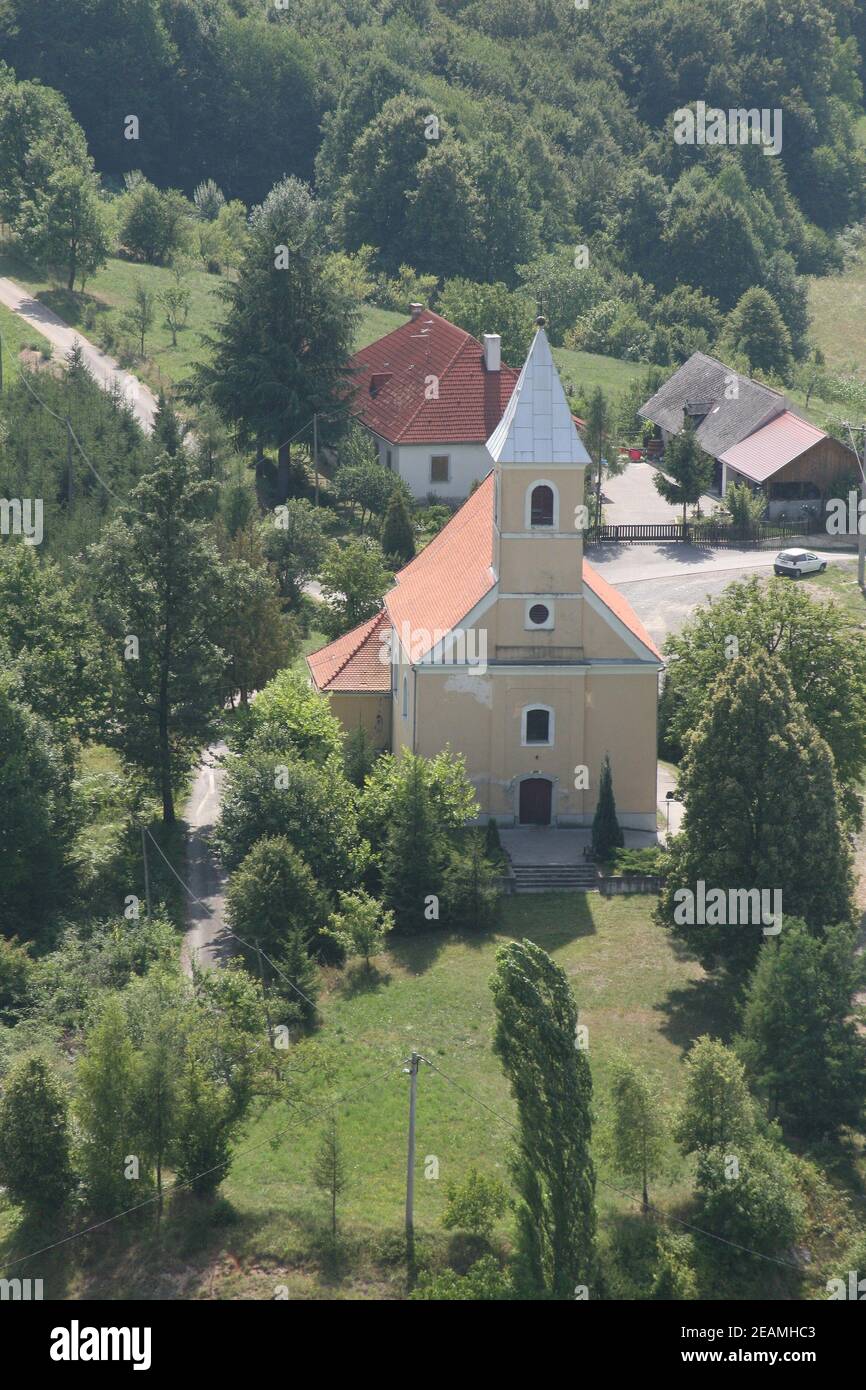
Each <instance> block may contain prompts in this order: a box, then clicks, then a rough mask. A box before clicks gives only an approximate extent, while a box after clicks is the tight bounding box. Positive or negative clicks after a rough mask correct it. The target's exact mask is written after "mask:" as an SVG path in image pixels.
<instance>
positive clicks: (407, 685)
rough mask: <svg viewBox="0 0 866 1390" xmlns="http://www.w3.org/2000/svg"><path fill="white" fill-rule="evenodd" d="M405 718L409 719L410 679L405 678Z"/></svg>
mask: <svg viewBox="0 0 866 1390" xmlns="http://www.w3.org/2000/svg"><path fill="white" fill-rule="evenodd" d="M403 718H404V719H408V718H409V677H408V676H404V677H403Z"/></svg>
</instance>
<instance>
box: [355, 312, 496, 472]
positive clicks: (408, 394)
mask: <svg viewBox="0 0 866 1390" xmlns="http://www.w3.org/2000/svg"><path fill="white" fill-rule="evenodd" d="M350 365H351V366H352V367H353V368H354V377H353V382H354V385H355V388H356V394H355V398H354V403H353V409H354V410H355V411H356V412H357V413H358V415H359V416H360V419H361V420H362V422H363V423H364V424H365V425H366V426H367V428H368V429H370V430H372V431H373V432H374V433H375V434H378V435H380V436H381V438H382V439H387V440H388V441H389V443H391V444H483V443H484V442H485V441H486V440H487V439H489V437H490V435H491V434H492V433H493V431H494V429H495V428H496V426H497V425H498V424H499V421H500V420H501V418H502V413H503V411H504V410H505V407H506V406H507V404H508V402H509V399H510V397H511V393H512V391H513V390H514V386H515V383H516V381H517V378H518V376H519V372H517V371H516V370H515V368H513V367H506V366H505V365H503V366H502V367H501V368H500V370H499V371H498V372H488V371H487V369H486V367H485V366H484V349H483V348H482V346H481V344H480V343H479V341H478V339H477V338H473V337H472V334H471V333H466V332H465V331H464V329H462V328H458V327H457V326H456V324H453V323H449V322H448V320H447V319H443V318H442V317H441V316H440V315H439V314H434V312H433V310H432V309H425V310H424V311H423V312H422V313H421V314H420V315H419V316H418V318H417V319H410V320H409V322H408V323H404V324H402V325H401V326H400V327H399V328H395V329H394V331H393V333H388V334H386V336H385V337H384V338H379V339H378V341H377V342H375V343H370V344H369V345H368V346H367V347H365V348H361V350H360V352H356V353H355V355H354V357H352V358H351V363H350ZM431 376H432V377H436V378H437V380H438V383H439V387H438V391H439V394H438V399H436V400H427V398H426V393H427V388H428V384H429V383H428V378H429V377H431Z"/></svg>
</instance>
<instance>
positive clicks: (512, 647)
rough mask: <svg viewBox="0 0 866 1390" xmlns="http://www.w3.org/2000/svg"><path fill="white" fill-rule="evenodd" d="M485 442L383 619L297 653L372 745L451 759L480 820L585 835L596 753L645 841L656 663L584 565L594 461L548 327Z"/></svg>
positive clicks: (614, 598) (652, 819)
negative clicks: (483, 460)
mask: <svg viewBox="0 0 866 1390" xmlns="http://www.w3.org/2000/svg"><path fill="white" fill-rule="evenodd" d="M486 447H487V451H488V454H489V458H490V471H489V473H488V474H487V476H486V478H485V479H484V481H483V482H482V483H481V484H480V486H478V487H477V489H476V490H475V492H473V493H472V495H471V496H470V497H469V498H468V500H467V501H466V502H465V503H464V504H463V506H462V507H461V508H460V509H459V511H457V512H456V514H455V515H454V517H453V518H452V519H451V521H450V522H449V523H448V524H447V525H446V526H445V527H444V528H443V530H442V531H441V532H440V533H439V534H438V535H437V536H436V537H435V538H434V540H433V541H431V543H430V544H429V545H428V546H427V547H426V548H425V550H423V551H422V552H421V554H420V555H418V556H417V557H416V558H415V559H414V560H413V561H412V562H411V563H410V564H409V565H407V566H406V567H405V568H404V569H403V570H401V571H400V572H399V573H398V574H397V576H396V578H395V583H394V586H393V588H392V589H391V590H389V592H388V593H387V594H386V596H385V601H384V607H383V609H382V612H381V613H380V614H378V615H377V616H376V617H375V618H372V619H370V620H369V621H368V622H367V623H364V624H362V625H361V626H360V627H359V628H356V629H355V630H354V631H353V632H350V633H347V634H346V635H345V636H343V637H341V638H338V639H337V641H336V642H332V643H330V644H329V645H328V646H327V647H325V648H323V649H322V650H321V651H319V652H316V653H313V654H312V655H311V656H310V657H309V658H308V665H309V669H310V674H311V678H312V680H313V683H314V685H315V686H316V688H317V689H319V690H320V691H322V692H323V693H325V694H327V695H328V697H329V699H330V701H331V705H332V708H333V710H334V713H335V714H336V715H337V716H338V717H339V718H340V720H341V721H342V722H343V724H344V725H345V727H346V728H347V729H352V728H355V727H357V725H358V724H363V725H364V727H365V728H366V729H367V732H368V733H369V734H370V736H371V738H372V739H373V741H374V743H375V744H376V746H377V747H380V748H388V749H390V750H391V751H393V752H394V753H399V752H400V751H401V750H402V749H407V748H408V749H411V750H412V751H413V752H415V753H419V754H422V755H424V756H425V757H432V756H434V755H435V754H436V753H437V752H439V751H440V750H441V749H443V748H445V747H448V748H450V749H451V750H452V751H453V752H455V753H460V754H462V755H463V757H464V758H465V761H466V768H467V772H468V774H469V777H470V778H471V780H472V782H473V784H474V786H475V789H476V794H477V798H478V803H479V806H480V816H479V819H480V820H482V821H486V820H488V819H490V818H495V819H496V821H497V823H498V824H500V825H502V826H511V825H519V824H523V825H551V826H586V825H589V824H591V822H592V818H593V814H594V811H595V806H596V801H597V797H598V784H599V774H600V768H601V764H602V761H603V759H604V756H605V754H606V753H607V754H609V755H610V759H611V765H612V770H613V782H614V792H615V796H616V802H617V811H618V815H619V819H620V823H621V824H622V825H623V826H624V827H626V828H630V829H633V830H644V831H654V830H655V828H656V712H657V697H658V676H659V671H660V669H661V658H660V655H659V652H658V651H657V649H656V647H655V646H654V644H653V642H652V640H651V639H650V637H649V635H648V634H647V633H646V631H645V630H644V628H643V626H642V624H641V623H640V621H639V619H638V618H637V616H636V614H635V613H634V611H633V610H632V609H631V607H630V605H629V604H628V603H627V602H626V600H625V599H624V598H623V597H622V595H620V594H619V593H617V591H616V590H615V589H613V588H612V586H611V585H609V584H608V583H607V582H606V581H605V580H604V579H602V577H601V576H600V575H599V574H598V573H597V572H596V571H594V570H593V569H592V567H591V566H590V565H589V564H588V563H587V562H586V560H585V559H584V556H583V532H584V528H585V525H586V520H587V512H586V508H585V501H584V486H585V474H586V470H587V467H588V466H589V463H590V460H589V456H588V455H587V453H586V450H585V448H584V446H583V443H582V442H581V440H580V437H579V435H578V433H577V430H576V428H575V425H574V421H573V419H572V416H571V412H570V409H569V406H568V403H567V401H566V398H565V393H564V391H563V388H562V384H561V382H560V379H559V375H558V373H557V370H556V366H555V364H554V362H553V358H552V355H551V352H550V347H549V344H548V341H547V337H546V335H545V333H544V329H543V327H540V328H539V330H538V332H537V333H536V336H535V338H534V340H533V343H532V347H531V348H530V351H529V354H528V356H527V359H526V362H525V363H524V366H523V369H522V371H521V373H520V376H519V378H518V381H517V384H516V386H515V388H514V391H513V394H512V396H511V399H510V400H509V402H508V405H507V407H506V409H505V412H504V414H503V415H502V418H501V420H500V421H499V424H498V425H497V426H496V428H495V429H494V431H493V433H492V434H491V436H490V438H489V439H488V441H487V446H486Z"/></svg>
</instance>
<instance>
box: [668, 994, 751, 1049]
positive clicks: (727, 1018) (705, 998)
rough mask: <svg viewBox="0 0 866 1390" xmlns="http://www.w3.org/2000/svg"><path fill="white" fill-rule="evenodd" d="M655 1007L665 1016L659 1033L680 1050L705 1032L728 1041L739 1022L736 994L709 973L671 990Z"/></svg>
mask: <svg viewBox="0 0 866 1390" xmlns="http://www.w3.org/2000/svg"><path fill="white" fill-rule="evenodd" d="M654 1008H655V1011H656V1012H657V1013H661V1014H663V1015H664V1018H665V1021H664V1023H663V1024H662V1026H661V1031H662V1033H663V1034H664V1036H665V1037H666V1038H668V1039H669V1040H670V1042H672V1043H674V1044H675V1045H676V1046H677V1047H678V1048H680V1050H681V1051H683V1052H687V1051H688V1050H689V1048H690V1047H691V1046H692V1043H693V1042H694V1041H695V1039H696V1038H699V1037H701V1036H702V1035H703V1034H704V1033H710V1034H711V1035H712V1036H713V1037H714V1038H720V1039H721V1041H722V1042H725V1043H728V1042H730V1040H731V1038H732V1037H733V1036H734V1034H735V1033H736V1031H737V1027H738V1022H739V1020H738V1013H737V1004H736V998H735V996H734V995H733V994H732V993H731V992H730V991H729V990H728V989H726V988H725V987H724V985H723V984H722V983H721V982H720V981H719V980H718V979H717V978H716V977H715V976H712V975H707V976H705V977H704V978H703V979H700V980H691V981H690V982H689V983H688V984H687V985H683V986H681V987H679V988H677V989H672V990H670V991H669V992H668V994H667V996H666V998H665V999H663V1000H662V1001H661V1002H660V1003H658V1004H656V1005H654Z"/></svg>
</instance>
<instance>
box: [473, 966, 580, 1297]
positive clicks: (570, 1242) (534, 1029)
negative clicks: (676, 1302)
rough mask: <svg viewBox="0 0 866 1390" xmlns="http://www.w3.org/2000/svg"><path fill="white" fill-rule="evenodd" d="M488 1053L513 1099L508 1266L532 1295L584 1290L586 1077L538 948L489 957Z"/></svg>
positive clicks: (563, 991) (564, 1006) (563, 995)
mask: <svg viewBox="0 0 866 1390" xmlns="http://www.w3.org/2000/svg"><path fill="white" fill-rule="evenodd" d="M490 987H491V989H492V991H493V1002H494V1005H495V1008H496V1031H495V1033H494V1040H493V1046H494V1050H495V1051H496V1053H497V1055H498V1056H499V1058H500V1060H501V1061H502V1065H503V1068H504V1069H505V1074H506V1076H507V1077H508V1079H509V1081H510V1082H511V1090H512V1094H513V1095H514V1098H515V1100H516V1101H517V1125H518V1140H517V1150H516V1154H515V1156H514V1160H513V1175H514V1180H515V1184H516V1186H517V1190H518V1194H519V1204H518V1209H517V1220H518V1266H519V1272H520V1277H521V1278H522V1279H523V1281H524V1282H525V1283H527V1285H528V1286H529V1287H530V1288H531V1289H532V1290H533V1291H534V1292H535V1293H536V1294H542V1295H547V1296H548V1297H551V1298H556V1299H567V1298H574V1297H575V1289H576V1287H577V1286H579V1285H582V1286H585V1287H587V1289H588V1290H589V1292H590V1293H591V1292H592V1289H591V1283H592V1276H593V1269H594V1258H595V1169H594V1167H593V1162H592V1157H591V1154H590V1139H591V1136H592V1110H591V1102H592V1074H591V1072H590V1067H589V1058H588V1057H587V1054H586V1052H585V1051H584V1050H583V1049H581V1048H579V1047H578V1045H577V1044H578V1038H577V1006H576V1004H575V1002H574V996H573V995H572V992H571V986H570V985H569V982H568V978H567V976H566V975H565V973H564V972H563V971H562V970H561V969H560V967H559V966H558V965H556V964H555V963H554V962H553V961H552V960H551V959H550V956H548V955H547V954H546V952H544V951H542V949H541V947H540V946H536V945H535V944H534V942H532V941H521V942H517V941H512V942H509V944H508V945H507V946H502V947H500V949H499V950H498V951H497V953H496V972H495V974H494V975H493V978H492V979H491V982H490Z"/></svg>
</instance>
